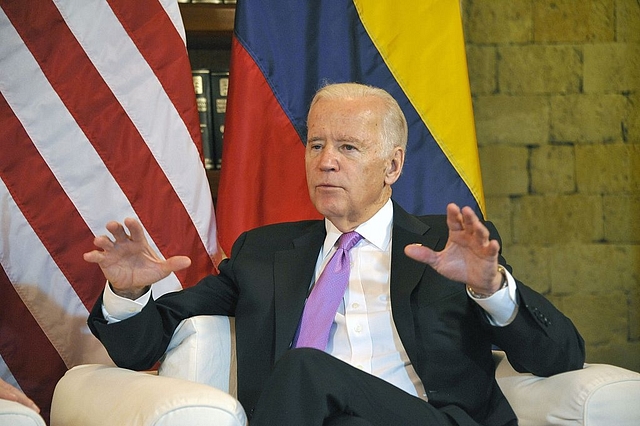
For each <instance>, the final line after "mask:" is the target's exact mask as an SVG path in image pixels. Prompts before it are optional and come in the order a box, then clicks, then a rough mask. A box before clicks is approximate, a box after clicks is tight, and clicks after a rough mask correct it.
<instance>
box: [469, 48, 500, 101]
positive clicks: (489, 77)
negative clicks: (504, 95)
mask: <svg viewBox="0 0 640 426" xmlns="http://www.w3.org/2000/svg"><path fill="white" fill-rule="evenodd" d="M466 50H467V64H468V69H469V85H470V86H471V94H472V95H474V96H476V95H487V94H490V93H495V92H496V91H497V90H498V77H497V69H498V65H497V60H498V54H497V51H496V48H495V47H494V46H471V45H467V46H466Z"/></svg>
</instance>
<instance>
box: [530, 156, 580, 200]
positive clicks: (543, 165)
mask: <svg viewBox="0 0 640 426" xmlns="http://www.w3.org/2000/svg"><path fill="white" fill-rule="evenodd" d="M530 168H531V192H532V193H533V194H549V193H551V194H553V193H556V194H557V193H560V194H562V193H573V192H575V191H576V179H575V155H574V147H573V146H570V145H544V146H540V147H535V148H533V149H532V150H531V166H530Z"/></svg>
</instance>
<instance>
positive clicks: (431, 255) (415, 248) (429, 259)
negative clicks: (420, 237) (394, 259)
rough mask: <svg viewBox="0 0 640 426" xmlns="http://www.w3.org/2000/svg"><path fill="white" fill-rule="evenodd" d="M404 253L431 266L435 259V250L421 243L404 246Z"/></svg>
mask: <svg viewBox="0 0 640 426" xmlns="http://www.w3.org/2000/svg"><path fill="white" fill-rule="evenodd" d="M404 253H405V254H406V255H407V256H408V257H410V258H411V259H413V260H417V261H418V262H422V263H426V264H427V265H430V266H433V265H435V263H436V261H437V255H436V252H435V251H433V250H431V249H430V248H428V247H425V246H423V245H422V244H409V245H408V246H406V247H405V248H404Z"/></svg>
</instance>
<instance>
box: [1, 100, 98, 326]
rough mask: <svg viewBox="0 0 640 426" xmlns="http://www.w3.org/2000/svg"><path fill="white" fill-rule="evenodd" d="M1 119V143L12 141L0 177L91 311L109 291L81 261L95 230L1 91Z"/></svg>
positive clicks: (95, 269)
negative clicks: (102, 295) (66, 191)
mask: <svg viewBox="0 0 640 426" xmlns="http://www.w3.org/2000/svg"><path fill="white" fill-rule="evenodd" d="M0 122H2V123H3V125H2V127H1V128H0V141H3V142H2V143H3V144H7V143H9V141H11V142H10V143H11V148H8V149H3V158H2V162H0V178H2V180H3V181H4V182H5V185H6V186H7V189H8V190H9V192H10V193H11V196H12V197H13V199H14V201H15V203H16V204H17V205H18V206H19V207H20V210H21V211H22V214H23V215H24V216H25V218H26V219H27V221H28V222H29V225H30V226H31V228H33V230H34V232H35V233H36V234H37V235H38V238H39V239H40V240H41V241H42V244H43V245H44V246H45V248H46V249H47V251H48V252H49V253H50V254H51V257H52V258H53V260H54V261H55V263H56V264H57V265H58V268H59V269H60V271H61V272H62V273H63V274H64V276H65V278H66V279H67V280H68V281H69V283H70V284H71V286H72V287H73V289H74V291H75V292H76V293H77V294H78V297H79V298H80V300H81V301H82V303H83V304H84V306H85V307H86V308H87V310H90V309H91V307H92V306H93V304H94V303H95V301H96V299H97V298H98V295H99V294H100V292H101V291H102V289H104V276H103V275H102V272H101V271H100V268H98V266H97V265H90V264H88V263H86V262H85V261H84V260H83V259H82V253H83V252H85V251H89V250H91V249H92V248H93V234H92V233H91V231H90V230H89V228H88V227H87V226H86V224H85V222H84V221H83V220H82V218H81V217H80V215H79V213H78V211H77V210H76V208H75V206H74V205H73V203H71V201H70V200H69V198H68V197H67V194H66V193H65V192H64V190H63V189H62V187H61V186H60V184H59V183H58V181H57V180H56V178H55V176H54V175H53V174H52V173H51V170H50V169H49V166H48V165H47V164H46V163H45V162H44V160H43V159H42V157H41V156H40V153H39V152H38V150H37V149H36V148H35V146H34V145H33V143H32V141H31V139H30V138H29V135H27V133H26V132H25V130H24V128H23V127H22V124H21V123H20V121H18V119H17V118H16V116H15V115H14V114H13V111H12V110H11V108H10V106H9V105H8V104H7V101H6V99H5V97H4V96H3V95H2V94H1V93H0ZM61 233H63V234H64V235H60V234H61ZM69 241H73V242H74V244H69ZM3 338H4V336H3Z"/></svg>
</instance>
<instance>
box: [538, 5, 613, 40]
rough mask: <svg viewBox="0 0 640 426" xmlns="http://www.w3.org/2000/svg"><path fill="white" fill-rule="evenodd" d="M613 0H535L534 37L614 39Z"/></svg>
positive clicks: (551, 38) (542, 38)
mask: <svg viewBox="0 0 640 426" xmlns="http://www.w3.org/2000/svg"><path fill="white" fill-rule="evenodd" d="M614 22H615V4H614V0H536V1H534V2H533V28H534V32H533V38H534V40H535V41H536V42H540V41H543V42H577V43H580V42H586V41H613V40H614V38H615V25H614Z"/></svg>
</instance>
